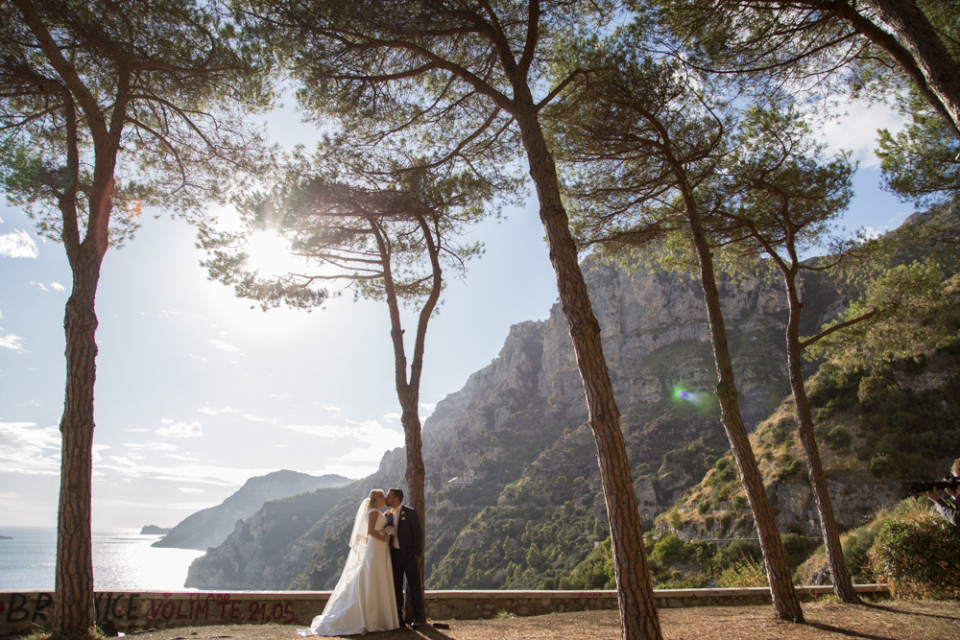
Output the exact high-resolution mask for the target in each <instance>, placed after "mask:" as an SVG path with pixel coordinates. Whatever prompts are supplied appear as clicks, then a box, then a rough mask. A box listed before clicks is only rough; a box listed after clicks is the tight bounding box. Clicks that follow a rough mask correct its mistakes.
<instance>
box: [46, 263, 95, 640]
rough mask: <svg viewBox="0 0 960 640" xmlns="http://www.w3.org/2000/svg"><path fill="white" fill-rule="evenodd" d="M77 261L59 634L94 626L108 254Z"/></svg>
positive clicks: (69, 330) (69, 324) (64, 453)
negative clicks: (98, 307)
mask: <svg viewBox="0 0 960 640" xmlns="http://www.w3.org/2000/svg"><path fill="white" fill-rule="evenodd" d="M80 254H81V255H80V256H78V258H79V260H71V267H72V269H73V291H72V293H71V295H70V299H69V300H68V301H67V305H66V311H65V314H64V321H63V326H64V333H65V335H66V362H67V380H66V393H65V401H64V408H63V417H62V418H61V420H60V433H61V438H62V446H61V460H60V502H59V509H58V513H57V564H56V585H55V595H54V606H53V611H54V614H53V633H54V635H58V636H66V635H77V634H83V633H86V632H87V631H88V630H89V629H91V628H92V626H93V624H94V615H95V613H94V600H93V557H92V556H93V552H92V535H91V506H90V505H91V495H92V490H91V486H92V476H93V462H92V451H93V431H94V419H93V387H94V381H95V379H96V358H97V343H96V336H95V334H96V330H97V314H96V311H95V308H94V301H95V298H96V292H97V284H98V281H99V277H100V261H101V259H102V257H103V256H102V254H99V255H97V254H98V252H90V251H84V250H81V251H80Z"/></svg>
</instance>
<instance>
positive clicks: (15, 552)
mask: <svg viewBox="0 0 960 640" xmlns="http://www.w3.org/2000/svg"><path fill="white" fill-rule="evenodd" d="M0 536H6V537H7V538H9V539H4V538H0V591H10V590H23V591H52V590H53V588H54V582H55V578H54V576H55V569H56V562H57V530H56V529H55V528H53V527H49V528H48V527H0ZM161 537H162V536H158V535H141V534H140V530H139V529H99V530H94V532H93V588H94V589H96V590H97V591H127V590H134V591H140V590H144V591H185V590H188V589H186V588H185V587H184V586H183V583H184V582H185V581H186V579H187V569H188V568H189V567H190V563H191V562H193V560H194V559H195V558H197V557H199V556H200V555H202V554H203V551H197V550H194V549H168V548H162V547H151V546H150V545H151V544H153V543H154V542H156V541H157V540H159V539H160V538H161Z"/></svg>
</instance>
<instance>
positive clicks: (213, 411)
mask: <svg viewBox="0 0 960 640" xmlns="http://www.w3.org/2000/svg"><path fill="white" fill-rule="evenodd" d="M198 411H199V412H200V413H205V414H207V415H208V416H219V415H224V414H231V413H240V411H239V410H238V409H234V408H233V407H223V408H222V409H215V408H213V407H201V408H200V409H198Z"/></svg>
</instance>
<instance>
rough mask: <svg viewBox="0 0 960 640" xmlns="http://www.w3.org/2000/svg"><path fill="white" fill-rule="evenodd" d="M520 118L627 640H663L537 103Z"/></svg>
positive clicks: (616, 415) (602, 361) (622, 451)
mask: <svg viewBox="0 0 960 640" xmlns="http://www.w3.org/2000/svg"><path fill="white" fill-rule="evenodd" d="M515 117H516V119H517V123H518V124H519V126H520V131H521V135H522V136H523V142H524V146H525V148H526V152H527V157H528V160H529V165H530V176H531V178H532V179H533V182H534V185H535V186H536V189H537V196H538V199H539V203H540V220H541V221H542V222H543V227H544V230H545V231H546V235H547V241H548V243H549V246H550V262H551V263H552V264H553V268H554V271H555V272H556V276H557V288H558V290H559V294H560V305H561V307H562V309H563V314H564V317H565V318H566V321H567V328H568V330H569V332H570V339H571V340H572V342H573V349H574V352H575V354H576V358H577V366H578V368H579V370H580V377H581V379H582V381H583V390H584V395H585V396H586V401H587V411H588V412H589V422H590V428H591V430H592V431H593V437H594V441H595V443H596V447H597V462H598V464H599V466H600V479H601V481H602V483H603V494H604V499H605V501H606V507H607V517H608V519H609V520H610V539H611V546H612V549H613V562H614V567H615V570H616V582H617V595H618V600H619V606H620V621H621V629H622V637H623V638H624V640H660V638H662V633H661V630H660V621H659V619H658V617H657V610H656V604H655V602H654V599H653V587H652V584H651V581H650V570H649V567H648V565H647V556H646V552H645V551H644V548H643V530H642V528H641V527H640V513H639V509H638V508H637V500H636V495H635V493H634V489H633V480H632V477H631V473H630V460H629V458H628V457H627V450H626V444H625V442H624V439H623V432H622V431H621V429H620V412H619V410H618V409H617V403H616V400H615V398H614V395H613V386H612V384H611V382H610V374H609V371H608V369H607V362H606V358H605V357H604V354H603V345H602V343H601V339H600V323H599V322H598V321H597V319H596V317H595V316H594V313H593V307H592V306H591V304H590V298H589V296H588V295H587V285H586V282H585V281H584V278H583V272H582V271H581V270H580V263H579V260H578V255H577V247H576V244H575V243H574V241H573V238H572V236H571V234H570V228H569V222H568V218H567V212H566V210H565V209H564V207H563V204H562V202H561V199H560V188H559V183H558V180H557V173H556V167H555V165H554V162H553V158H552V156H551V155H550V152H549V150H548V148H547V145H546V142H545V140H544V138H543V133H542V131H541V129H540V125H539V122H538V120H537V117H536V112H535V110H534V108H533V106H532V101H530V103H529V104H528V105H527V108H526V109H525V110H523V111H521V112H520V113H516V114H515Z"/></svg>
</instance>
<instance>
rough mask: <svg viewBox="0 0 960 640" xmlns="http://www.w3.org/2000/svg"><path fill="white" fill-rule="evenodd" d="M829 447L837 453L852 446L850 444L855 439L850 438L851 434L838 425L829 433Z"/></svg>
mask: <svg viewBox="0 0 960 640" xmlns="http://www.w3.org/2000/svg"><path fill="white" fill-rule="evenodd" d="M826 440H827V446H829V447H830V448H831V449H834V450H835V451H841V450H843V449H846V448H847V447H849V446H850V443H851V442H852V441H853V438H852V437H850V432H849V431H847V430H846V429H844V428H843V427H841V426H840V425H837V426H836V427H834V428H833V429H830V431H829V432H828V433H827V438H826Z"/></svg>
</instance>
